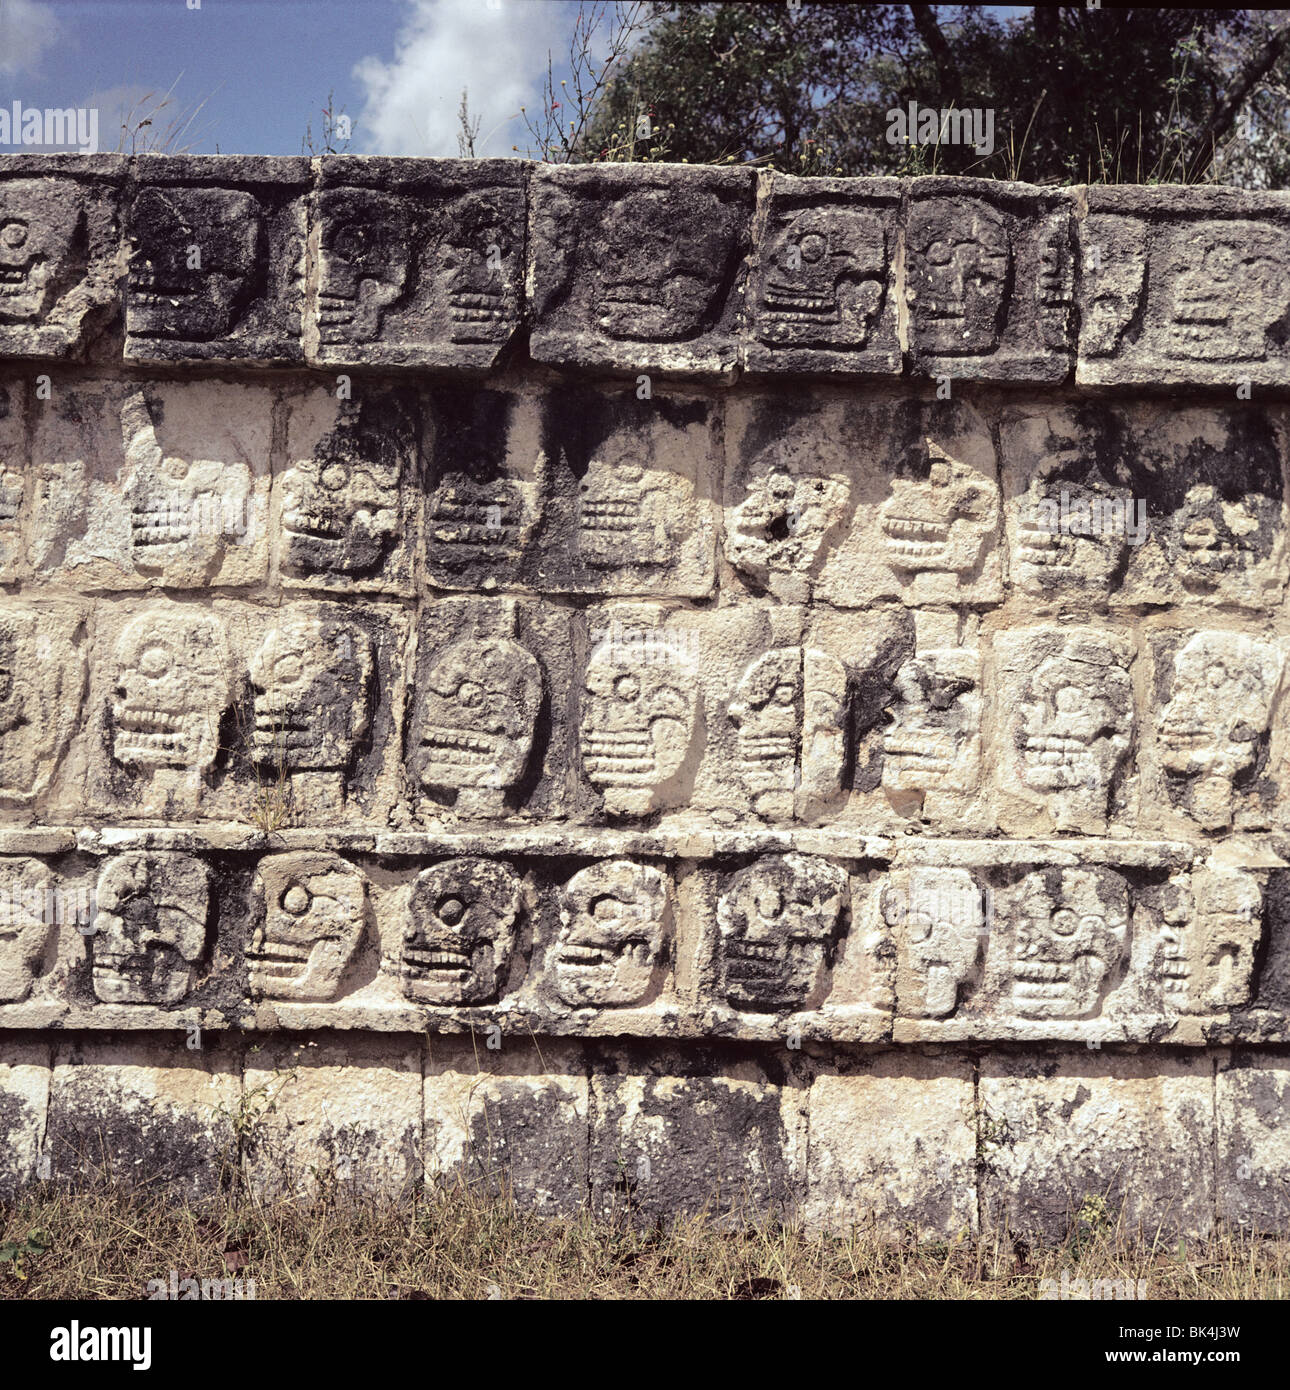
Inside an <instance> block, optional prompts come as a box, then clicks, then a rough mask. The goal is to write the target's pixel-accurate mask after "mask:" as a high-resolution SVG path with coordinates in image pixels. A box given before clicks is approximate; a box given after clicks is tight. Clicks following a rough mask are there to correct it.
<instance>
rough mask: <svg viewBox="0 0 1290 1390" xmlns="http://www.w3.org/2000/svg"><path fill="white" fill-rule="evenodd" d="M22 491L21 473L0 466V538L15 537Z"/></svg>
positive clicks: (6, 539) (20, 508)
mask: <svg viewBox="0 0 1290 1390" xmlns="http://www.w3.org/2000/svg"><path fill="white" fill-rule="evenodd" d="M24 491H25V489H24V485H23V478H22V474H21V473H19V472H18V471H17V470H16V469H13V468H3V467H0V540H4V541H5V542H8V541H9V539H10V538H16V537H17V534H18V518H19V517H20V516H21V515H22V498H23V492H24Z"/></svg>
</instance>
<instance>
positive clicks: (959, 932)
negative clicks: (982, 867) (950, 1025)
mask: <svg viewBox="0 0 1290 1390" xmlns="http://www.w3.org/2000/svg"><path fill="white" fill-rule="evenodd" d="M882 915H883V920H884V921H885V922H886V923H887V925H888V926H889V927H891V928H892V929H893V930H894V931H895V933H896V941H897V967H896V997H897V998H898V999H899V1001H900V1008H901V1012H902V1013H908V1014H912V1015H913V1016H914V1017H916V1018H944V1017H945V1015H946V1014H951V1013H953V1012H954V1009H955V1007H956V1005H957V1004H958V996H959V986H960V985H961V984H962V983H963V982H964V981H965V980H966V979H967V977H968V975H969V974H970V973H971V971H972V968H973V966H974V965H975V964H976V962H977V958H978V956H979V955H980V953H981V944H982V942H983V940H984V936H985V929H986V921H985V900H984V896H983V894H982V892H981V889H980V888H978V887H977V885H976V884H975V883H974V882H973V881H972V875H971V874H970V873H968V871H967V870H966V869H905V870H896V871H895V872H893V873H892V874H891V875H890V879H889V882H888V883H887V885H886V886H885V887H884V888H883V892H882Z"/></svg>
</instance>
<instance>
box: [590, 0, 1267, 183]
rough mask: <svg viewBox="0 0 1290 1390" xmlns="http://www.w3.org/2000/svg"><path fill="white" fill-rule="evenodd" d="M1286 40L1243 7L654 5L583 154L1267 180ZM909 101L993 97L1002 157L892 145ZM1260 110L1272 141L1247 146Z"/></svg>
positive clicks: (840, 169) (1072, 176) (863, 168)
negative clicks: (1017, 9) (1245, 118)
mask: <svg viewBox="0 0 1290 1390" xmlns="http://www.w3.org/2000/svg"><path fill="white" fill-rule="evenodd" d="M1288 48H1290V24H1287V23H1286V22H1285V21H1284V19H1283V17H1282V16H1281V15H1279V14H1276V13H1269V12H1252V11H1245V10H1221V9H1196V10H1183V9H1177V10H1167V9H1130V10H1111V9H1088V8H1086V7H1085V6H1082V5H1078V6H1075V5H1072V6H1053V7H1036V8H1035V9H1034V10H1033V11H1030V12H1028V13H1026V14H1023V15H1019V16H1016V17H1013V18H1010V19H1003V18H1000V17H999V16H998V15H997V14H995V13H993V12H992V11H991V10H990V9H988V8H986V7H984V6H979V5H968V6H954V7H949V6H933V5H820V4H812V3H803V4H801V5H795V6H793V5H788V4H785V3H782V2H781V3H773V4H725V3H709V4H700V5H681V4H672V3H664V0H655V2H654V3H653V5H652V7H651V10H650V21H649V26H648V30H647V32H646V34H645V37H644V40H643V41H642V42H641V43H640V44H639V46H638V47H637V48H636V49H635V50H634V51H633V53H632V54H631V56H630V57H629V58H628V59H627V60H626V61H625V62H623V63H621V64H620V65H619V69H618V74H617V76H616V78H615V79H614V80H613V81H611V82H610V83H608V84H607V85H606V87H605V90H604V91H603V93H602V94H601V96H600V98H599V101H598V103H597V105H596V109H595V110H594V112H593V113H592V118H591V120H590V121H589V122H588V124H587V128H586V131H585V134H584V136H583V138H582V139H581V140H580V141H579V142H578V145H577V148H576V150H575V151H574V152H573V157H574V158H579V159H584V160H595V159H603V158H612V157H615V155H614V153H613V152H614V151H618V152H620V153H619V155H618V157H622V156H621V151H622V150H623V149H624V146H625V147H626V148H627V149H628V150H629V151H633V150H634V152H635V154H636V157H650V158H667V159H673V160H688V161H690V162H696V163H697V162H703V163H714V162H734V163H756V164H760V165H765V166H769V167H774V168H778V169H784V170H788V171H792V172H798V173H801V172H807V173H824V172H829V173H834V172H837V173H843V174H852V175H854V174H877V173H914V172H923V171H932V170H933V169H934V170H936V171H939V172H953V173H959V172H964V173H972V174H977V175H982V176H985V177H1010V178H1017V177H1020V178H1025V179H1029V180H1031V181H1033V182H1040V183H1043V182H1084V181H1087V182H1097V181H1114V182H1149V181H1153V180H1159V181H1193V180H1196V179H1200V178H1206V177H1213V176H1215V173H1217V174H1218V175H1219V176H1223V177H1231V176H1233V175H1235V176H1237V177H1240V178H1242V179H1244V180H1246V181H1250V180H1253V181H1257V177H1256V171H1257V170H1258V169H1262V170H1264V171H1266V169H1267V168H1268V167H1269V161H1271V163H1272V164H1274V165H1275V164H1276V160H1277V158H1278V157H1279V158H1280V159H1281V160H1282V162H1283V163H1286V162H1290V161H1287V160H1286V158H1285V154H1284V150H1285V145H1286V140H1285V132H1286V129H1287V121H1286V116H1287V108H1288V107H1290V68H1288V67H1287V63H1288V59H1287V49H1288ZM1278 84H1279V85H1278ZM1277 91H1281V92H1282V93H1284V99H1282V100H1280V102H1279V104H1278V103H1277V101H1276V100H1275V99H1274V95H1269V94H1275V93H1276V92H1277ZM911 101H913V102H916V103H918V105H919V106H920V107H922V108H924V109H933V110H942V109H947V108H951V107H953V108H956V109H964V108H968V109H970V108H977V109H981V110H983V111H984V110H987V109H988V110H990V111H992V112H993V122H994V127H993V128H994V149H993V151H992V152H990V153H988V154H987V153H981V152H978V151H977V150H976V149H974V148H972V146H971V145H966V144H949V143H944V144H940V145H935V146H931V147H928V146H925V145H908V144H904V143H896V144H892V143H889V141H888V138H887V135H888V129H889V124H888V112H889V111H891V110H906V109H907V108H908V106H909V103H910V102H911ZM1251 104H1253V105H1255V106H1259V107H1260V108H1261V109H1264V110H1265V115H1266V117H1267V119H1268V125H1267V126H1266V128H1265V134H1266V136H1267V140H1266V141H1265V144H1264V146H1263V147H1261V149H1259V150H1253V151H1252V150H1248V149H1247V150H1244V151H1243V152H1242V157H1241V158H1235V157H1233V156H1232V153H1231V146H1232V144H1233V141H1234V140H1235V139H1237V138H1243V137H1241V136H1240V122H1241V117H1242V112H1243V111H1245V110H1248V109H1249V108H1250V106H1251ZM641 113H644V114H645V115H647V116H648V118H649V119H648V122H647V123H646V124H645V125H644V126H643V127H642V125H641V122H640V115H641ZM644 131H648V132H649V134H648V137H646V135H645V134H644V133H643V132H644ZM1278 149H1279V150H1280V152H1281V153H1280V155H1279V156H1278V153H1277V151H1278Z"/></svg>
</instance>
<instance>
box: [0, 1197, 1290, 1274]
mask: <svg viewBox="0 0 1290 1390" xmlns="http://www.w3.org/2000/svg"><path fill="white" fill-rule="evenodd" d="M1288 1255H1290V1242H1288V1241H1286V1240H1282V1239H1275V1240H1274V1239H1266V1238H1258V1237H1250V1236H1243V1235H1235V1234H1229V1235H1223V1236H1220V1237H1217V1238H1215V1239H1213V1240H1210V1241H1208V1242H1205V1243H1198V1242H1180V1241H1177V1240H1174V1241H1168V1242H1166V1241H1160V1242H1151V1241H1150V1240H1147V1241H1143V1240H1130V1239H1129V1238H1128V1237H1127V1236H1126V1235H1125V1234H1124V1233H1123V1232H1122V1231H1119V1230H1117V1229H1115V1228H1114V1227H1111V1226H1108V1225H1098V1224H1096V1223H1095V1224H1092V1225H1089V1224H1082V1225H1080V1226H1079V1227H1078V1230H1077V1234H1075V1235H1074V1236H1073V1237H1072V1238H1071V1239H1069V1240H1068V1241H1067V1242H1066V1243H1065V1244H1064V1245H1062V1246H1060V1247H1057V1248H1053V1249H1047V1250H1041V1249H1034V1250H1031V1249H1028V1248H1027V1247H1026V1246H1025V1245H1024V1244H1022V1243H1021V1242H1014V1241H1013V1240H1011V1239H1007V1238H1004V1237H1002V1236H995V1237H992V1238H983V1239H980V1240H972V1239H970V1238H966V1237H965V1238H961V1239H959V1240H956V1241H953V1242H950V1243H949V1244H942V1245H922V1246H918V1245H915V1244H913V1243H907V1244H893V1243H891V1242H890V1241H887V1242H884V1241H881V1240H879V1239H877V1238H875V1237H874V1236H873V1235H872V1234H869V1233H863V1232H858V1231H857V1232H853V1233H852V1234H850V1235H846V1236H816V1235H809V1234H807V1233H804V1232H803V1231H801V1230H800V1229H797V1228H794V1227H791V1226H783V1225H772V1224H765V1223H754V1224H750V1225H748V1226H747V1227H746V1228H745V1229H742V1230H740V1231H738V1232H731V1231H729V1230H723V1229H721V1228H720V1227H719V1226H718V1225H715V1224H714V1223H712V1222H710V1221H707V1220H705V1219H702V1218H695V1219H690V1220H687V1221H682V1222H680V1223H678V1224H676V1225H675V1226H673V1227H671V1228H670V1229H659V1228H658V1227H656V1226H654V1225H651V1224H649V1223H643V1222H641V1221H640V1220H633V1219H632V1217H631V1215H630V1214H629V1213H621V1214H619V1215H618V1216H616V1217H612V1218H602V1219H595V1218H592V1217H590V1216H577V1217H572V1218H568V1219H562V1220H561V1219H551V1218H542V1217H539V1216H536V1215H534V1214H532V1213H528V1212H524V1211H522V1210H519V1209H518V1208H517V1207H516V1205H515V1204H514V1203H513V1202H512V1201H511V1200H510V1199H509V1198H508V1197H507V1196H505V1195H502V1196H496V1195H494V1196H484V1195H481V1194H480V1193H479V1192H477V1191H475V1190H473V1189H471V1188H469V1187H466V1186H456V1187H451V1188H444V1189H442V1190H440V1191H432V1192H430V1193H429V1194H427V1195H424V1196H422V1197H420V1198H418V1200H416V1201H415V1202H405V1203H397V1202H394V1201H371V1200H369V1201H359V1200H355V1199H353V1198H347V1197H339V1196H337V1195H336V1194H335V1193H334V1192H333V1195H332V1196H330V1197H323V1198H319V1199H314V1200H311V1201H309V1202H302V1201H281V1202H275V1203H265V1202H261V1201H257V1200H254V1199H252V1198H249V1197H247V1196H245V1195H239V1196H232V1195H230V1196H227V1197H224V1198H218V1199H211V1200H209V1201H207V1202H203V1203H199V1204H195V1205H190V1204H180V1203H175V1202H173V1201H168V1200H167V1199H166V1197H165V1195H164V1194H161V1193H151V1194H150V1193H147V1192H139V1191H136V1192H134V1193H126V1192H121V1191H115V1190H113V1189H111V1188H108V1187H106V1186H104V1187H100V1188H97V1189H93V1190H88V1191H81V1192H77V1193H71V1192H68V1191H67V1190H65V1189H61V1188H58V1187H55V1186H53V1185H52V1184H40V1185H37V1186H35V1187H33V1188H31V1189H29V1190H28V1191H27V1192H26V1193H25V1194H24V1195H22V1196H21V1197H20V1198H19V1199H18V1200H17V1202H16V1203H14V1204H10V1205H7V1206H4V1207H0V1298H4V1299H51V1298H107V1299H121V1298H124V1299H128V1298H139V1297H142V1296H144V1294H145V1290H146V1285H147V1282H148V1280H150V1279H157V1278H160V1279H163V1280H165V1281H167V1284H168V1282H169V1274H170V1271H171V1270H175V1271H177V1272H178V1277H179V1278H180V1279H183V1278H196V1279H198V1280H200V1279H203V1278H206V1279H228V1278H230V1277H232V1278H240V1279H243V1280H245V1279H248V1278H250V1279H254V1281H255V1291H254V1296H255V1297H257V1298H260V1299H266V1298H288V1299H294V1298H302V1299H303V1298H308V1299H320V1298H343V1299H419V1298H578V1299H583V1298H659V1299H678V1298H685V1299H741V1298H795V1297H801V1298H804V1299H809V1298H830V1299H834V1298H856V1299H870V1298H898V1299H991V1300H994V1299H1033V1298H1035V1297H1036V1296H1037V1295H1038V1293H1039V1292H1040V1280H1041V1279H1045V1278H1047V1279H1053V1280H1057V1281H1060V1279H1061V1276H1062V1272H1063V1271H1065V1272H1066V1273H1067V1275H1068V1278H1070V1279H1088V1280H1093V1279H1097V1278H1102V1279H1131V1280H1134V1281H1137V1280H1140V1279H1144V1280H1146V1286H1147V1287H1146V1294H1147V1297H1148V1298H1152V1299H1175V1298H1198V1299H1208V1298H1221V1299H1264V1298H1285V1297H1286V1296H1287V1295H1288V1294H1290V1280H1288V1277H1287V1276H1288V1275H1290V1260H1288Z"/></svg>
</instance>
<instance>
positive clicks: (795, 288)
mask: <svg viewBox="0 0 1290 1390" xmlns="http://www.w3.org/2000/svg"><path fill="white" fill-rule="evenodd" d="M886 273H887V238H886V233H885V232H884V231H883V226H882V222H881V221H880V220H879V218H878V217H876V216H875V215H874V214H873V213H870V212H860V211H852V210H848V209H845V208H810V209H807V210H806V211H804V212H799V213H797V214H796V215H795V216H791V217H787V218H784V219H781V223H780V225H779V227H778V229H777V231H776V233H775V235H774V241H773V243H772V248H771V251H770V255H769V256H768V258H767V263H766V265H765V267H764V269H763V271H762V284H761V303H760V307H759V309H758V313H757V336H758V337H759V338H760V339H761V341H762V342H764V343H767V344H770V345H771V346H774V347H787V346H820V347H831V348H862V347H864V345H865V343H866V342H867V341H868V338H869V330H870V329H871V327H872V326H873V322H874V319H875V318H876V317H877V316H878V311H879V309H880V308H881V307H882V301H883V294H884V290H885V288H886V285H885V277H886Z"/></svg>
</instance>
